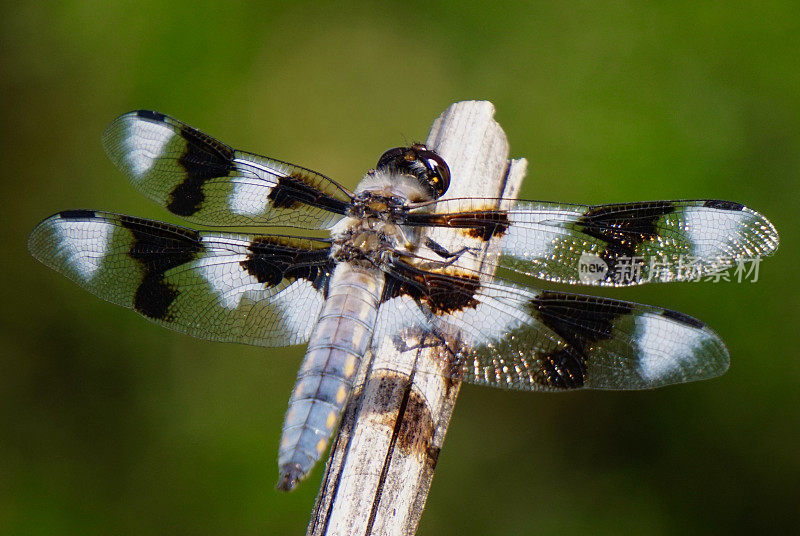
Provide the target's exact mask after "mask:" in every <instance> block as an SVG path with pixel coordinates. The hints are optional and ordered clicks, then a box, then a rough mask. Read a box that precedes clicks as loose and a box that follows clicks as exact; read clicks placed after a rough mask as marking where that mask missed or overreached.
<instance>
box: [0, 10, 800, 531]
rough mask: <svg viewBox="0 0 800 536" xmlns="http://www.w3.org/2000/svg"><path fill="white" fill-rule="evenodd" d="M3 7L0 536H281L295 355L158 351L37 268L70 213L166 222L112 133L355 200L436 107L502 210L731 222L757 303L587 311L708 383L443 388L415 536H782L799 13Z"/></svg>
mask: <svg viewBox="0 0 800 536" xmlns="http://www.w3.org/2000/svg"><path fill="white" fill-rule="evenodd" d="M652 4H653V5H644V3H635V4H634V3H625V2H602V3H601V2H583V3H575V2H564V3H560V2H541V3H538V4H533V3H530V2H511V3H494V2H444V3H442V2H403V3H391V2H379V3H375V2H360V3H350V4H348V6H347V7H344V6H342V5H330V6H326V5H322V6H320V4H317V3H301V2H294V3H286V4H259V3H257V2H232V3H227V4H224V5H222V4H220V5H215V4H212V5H206V3H204V2H197V1H192V2H186V1H179V2H152V1H150V2H148V1H144V2H135V3H134V2H119V3H115V4H114V5H112V6H103V7H101V5H100V4H97V3H89V2H86V3H83V2H61V3H59V4H58V7H46V6H45V5H44V3H38V2H36V3H33V2H32V3H25V4H20V3H9V2H6V3H4V4H3V6H2V7H0V36H2V47H1V48H0V88H1V89H0V94H1V95H2V104H1V106H2V116H0V118H1V120H2V123H0V136H1V137H2V138H1V139H0V142H2V143H0V155H1V156H0V157H1V158H2V163H3V179H2V181H0V184H1V185H2V186H0V188H2V200H3V205H4V208H3V215H4V216H3V225H2V226H1V227H0V232H2V244H3V246H4V253H3V274H4V281H3V289H4V290H3V292H2V296H3V298H2V300H1V301H0V304H2V322H1V323H0V337H2V340H0V349H2V350H1V352H2V358H1V359H0V367H2V369H1V370H0V425H1V426H2V428H0V533H4V534H6V533H8V534H111V533H114V534H118V533H124V534H299V533H302V532H303V531H304V530H305V525H306V522H307V520H308V515H309V512H310V510H311V506H312V503H313V499H314V495H315V493H316V490H317V488H318V485H319V478H320V476H321V473H322V471H321V470H320V468H317V470H316V471H315V472H314V473H313V475H312V478H311V479H310V481H308V482H306V483H304V484H303V485H302V486H300V488H299V489H298V490H297V491H296V492H295V493H292V494H289V495H284V494H281V493H279V492H277V491H275V490H274V488H273V486H274V483H275V481H276V477H277V468H276V463H275V458H276V454H277V444H278V438H279V434H280V429H281V423H282V418H283V412H284V411H285V408H286V401H287V399H288V396H289V392H290V390H291V387H292V384H293V381H294V376H295V372H296V369H297V367H298V365H299V361H300V358H301V356H302V353H303V349H302V348H301V347H298V348H291V349H286V350H265V349H259V348H249V347H241V346H234V345H222V344H212V343H206V342H203V341H198V340H194V339H191V338H189V337H186V336H182V335H177V334H174V333H171V332H168V331H166V330H163V329H161V328H158V327H157V326H155V325H153V324H150V323H148V322H146V321H144V320H142V319H140V318H139V317H137V316H136V315H134V314H133V313H131V312H129V311H126V310H122V309H119V308H116V307H114V306H112V305H109V304H107V303H104V302H101V301H99V300H97V299H96V298H94V297H92V296H91V295H89V294H88V293H86V292H83V291H81V290H80V289H78V288H77V287H76V286H74V285H73V284H71V283H70V282H68V281H67V280H66V279H64V278H62V277H60V276H58V275H57V274H55V273H53V272H51V271H49V270H47V269H46V268H45V267H43V266H41V265H39V264H37V263H36V262H35V261H34V260H33V259H32V258H31V257H30V256H29V255H28V254H27V252H26V250H25V240H26V237H27V234H28V233H29V232H30V230H31V229H32V228H33V227H34V225H35V224H36V223H37V222H38V221H39V220H40V219H42V218H44V217H45V216H48V215H49V214H51V213H53V212H56V211H58V210H61V209H66V208H97V209H107V210H113V211H118V212H124V213H129V214H135V215H139V216H147V217H154V218H160V219H164V220H167V221H172V222H175V223H179V222H178V220H176V219H175V218H173V217H171V216H169V215H167V214H166V212H165V211H164V210H163V209H159V208H158V207H157V206H155V205H152V204H151V203H149V202H148V201H146V200H145V199H144V198H142V197H141V196H139V195H137V194H136V193H135V192H134V190H133V189H132V188H131V187H130V186H129V185H128V184H127V183H126V181H125V180H124V178H123V177H122V175H120V173H119V172H118V171H117V170H116V169H114V168H113V166H112V165H111V163H110V162H108V161H107V159H106V157H105V155H104V154H103V151H102V148H101V145H100V134H101V132H102V130H103V128H104V127H105V125H106V124H107V123H108V122H110V120H111V119H113V118H114V117H116V116H117V115H119V114H120V113H122V112H125V111H128V110H131V109H136V108H151V109H156V110H160V111H163V112H165V113H169V114H171V115H174V116H176V117H178V118H180V119H183V120H184V121H187V122H188V123H190V124H192V125H194V126H197V127H198V128H201V129H203V130H205V131H207V132H209V133H211V134H213V135H216V136H218V137H219V138H221V139H222V140H224V141H226V142H228V143H230V144H232V145H235V146H237V147H241V148H242V149H248V150H252V151H255V152H260V153H264V154H267V155H270V156H275V157H279V158H282V159H284V160H288V161H293V162H297V163H300V164H302V165H305V166H308V167H311V168H314V169H318V170H320V171H322V172H324V173H327V174H329V175H331V176H333V177H337V178H341V181H342V182H344V183H345V184H347V185H349V186H352V185H354V184H355V183H356V181H357V179H358V177H359V176H360V175H361V173H363V171H364V170H365V169H367V168H369V167H370V166H371V165H373V164H374V161H375V159H376V157H377V156H378V155H379V154H380V153H381V152H382V151H383V150H385V149H386V148H387V147H392V146H395V145H398V144H399V143H402V142H404V141H407V140H416V139H424V137H425V135H426V133H427V130H428V126H429V124H430V122H431V120H432V119H433V118H434V117H435V116H436V115H438V114H439V113H440V112H441V111H442V110H443V109H444V108H446V107H447V105H449V104H450V103H451V102H454V101H458V100H464V99H489V100H491V101H493V102H494V104H495V106H496V108H497V119H498V120H499V121H500V123H501V124H502V125H503V126H504V128H505V129H506V131H507V133H508V137H509V140H510V143H511V148H512V154H513V156H525V157H527V158H528V159H529V161H530V163H531V166H530V169H529V175H528V179H527V182H526V186H525V188H524V191H523V197H527V198H535V199H547V200H560V201H572V202H589V203H600V202H616V201H626V200H631V201H632V200H641V199H660V198H664V199H669V198H680V197H685V198H696V197H712V198H724V199H732V200H737V201H742V202H745V203H747V204H748V205H749V206H752V207H754V208H756V209H757V210H759V211H761V212H763V213H765V214H766V215H768V216H769V217H770V218H771V219H772V221H773V222H774V223H775V224H776V226H777V227H778V229H779V231H780V232H781V239H782V245H781V249H780V251H779V252H778V255H777V257H776V258H774V259H768V260H767V261H765V262H764V263H763V264H762V265H761V273H760V280H759V281H758V283H757V284H750V283H742V284H736V283H728V284H710V283H707V284H689V283H687V284H679V285H673V286H661V287H656V286H654V287H646V288H637V289H628V290H624V291H622V290H609V291H607V292H604V293H605V294H606V295H610V296H614V297H621V298H625V299H632V300H636V301H641V302H645V303H652V304H658V305H662V306H667V307H670V308H673V309H677V310H680V311H684V312H687V313H690V314H692V315H694V316H697V317H699V318H701V319H703V320H704V321H706V322H707V323H708V324H710V325H711V326H713V327H714V328H715V329H716V330H717V331H718V332H719V333H720V334H721V335H722V337H723V338H724V339H725V341H726V342H727V344H728V346H729V348H730V351H731V355H732V366H731V370H730V371H729V372H728V374H727V375H726V376H724V377H722V378H721V379H718V380H715V381H710V382H703V383H697V384H689V385H683V386H677V387H672V388H667V389H663V390H660V391H652V392H630V393H608V392H605V393H603V392H594V393H590V392H587V393H573V394H568V395H534V394H524V393H512V392H504V391H493V390H489V389H481V388H475V387H466V388H464V389H463V390H462V394H461V397H460V400H459V404H458V408H457V411H456V414H455V417H454V420H453V423H452V425H451V427H450V431H449V435H448V438H447V441H446V443H445V449H444V451H443V453H442V456H441V458H440V463H439V467H438V470H437V474H436V478H435V480H434V484H433V489H432V492H431V495H430V497H429V500H428V506H427V509H426V512H425V515H424V516H423V521H422V524H421V527H420V531H419V532H420V534H431V535H432V534H436V535H440V534H441V535H443V534H459V535H465V534H572V533H575V534H603V533H608V534H612V533H613V534H620V533H623V534H625V533H628V534H634V533H637V534H638V533H648V534H651V533H652V534H690V533H696V534H708V533H722V532H727V533H743V534H752V533H776V534H777V533H787V532H791V531H792V530H796V527H797V523H798V517H800V516H798V514H797V501H798V497H800V439H799V438H798V425H800V359H798V351H797V343H796V341H795V340H794V339H793V338H792V337H793V336H794V335H796V334H797V329H798V320H800V314H798V313H799V310H798V299H797V294H798V290H800V285H798V281H799V280H800V262H798V261H800V255H798V246H797V244H798V239H799V238H800V236H798V217H797V214H798V208H800V207H798V205H799V203H798V201H800V195H798V188H800V180H799V178H800V70H798V68H797V65H798V56H799V55H800V39H799V38H798V36H800V12H798V10H797V7H796V5H795V3H793V2H790V1H786V2H750V3H742V4H736V5H733V4H730V3H727V2H714V3H700V2H671V3H652Z"/></svg>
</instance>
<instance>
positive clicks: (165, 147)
mask: <svg viewBox="0 0 800 536" xmlns="http://www.w3.org/2000/svg"><path fill="white" fill-rule="evenodd" d="M103 145H104V147H105V149H106V152H107V153H108V156H109V157H110V158H111V160H112V161H113V162H114V164H116V165H117V167H119V168H120V169H121V170H122V171H123V172H124V173H125V174H126V175H127V176H128V179H129V180H130V181H131V183H132V184H133V186H134V187H135V188H136V189H138V190H139V191H140V192H141V193H142V194H144V195H145V196H147V197H149V198H150V199H152V200H153V201H155V202H156V203H158V204H160V205H163V206H164V207H166V208H167V209H168V210H169V211H170V212H172V213H173V214H176V215H178V216H181V217H183V218H186V219H188V220H191V221H195V222H198V223H202V224H206V225H216V226H247V225H281V226H291V227H303V228H309V229H327V228H329V227H331V226H332V225H333V224H334V223H336V222H337V221H338V220H339V219H340V218H341V215H342V214H343V213H344V211H345V210H346V207H347V206H348V205H349V203H350V199H351V197H350V194H349V193H348V192H347V191H346V190H345V189H344V188H342V187H341V186H339V185H338V184H336V183H335V182H334V181H332V180H331V179H329V178H327V177H325V176H323V175H320V174H319V173H316V172H314V171H311V170H309V169H306V168H302V167H300V166H295V165H293V164H288V163H286V162H281V161H279V160H274V159H272V158H266V157H263V156H258V155H255V154H251V153H246V152H244V151H238V150H235V149H233V148H231V147H229V146H228V145H225V144H224V143H222V142H220V141H218V140H216V139H214V138H212V137H211V136H208V135H207V134H204V133H202V132H200V131H199V130H196V129H194V128H192V127H190V126H188V125H186V124H184V123H182V122H180V121H178V120H176V119H173V118H172V117H169V116H167V115H164V114H161V113H158V112H151V111H145V110H139V111H135V112H130V113H127V114H125V115H122V116H120V117H118V118H117V119H116V120H114V122H113V123H111V125H109V127H108V129H106V132H105V134H104V135H103Z"/></svg>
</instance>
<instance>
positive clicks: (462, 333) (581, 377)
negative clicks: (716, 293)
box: [376, 266, 729, 391]
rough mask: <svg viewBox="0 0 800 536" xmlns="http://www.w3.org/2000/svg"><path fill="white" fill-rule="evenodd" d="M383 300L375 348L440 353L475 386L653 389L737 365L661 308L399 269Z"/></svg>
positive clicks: (715, 341) (703, 334)
mask: <svg viewBox="0 0 800 536" xmlns="http://www.w3.org/2000/svg"><path fill="white" fill-rule="evenodd" d="M383 302H384V303H383V305H382V307H381V309H380V310H379V317H378V324H377V330H376V344H380V343H381V341H382V340H383V339H384V338H385V337H389V338H391V339H392V340H393V341H394V342H395V344H396V346H397V347H398V348H405V349H408V348H409V347H413V346H414V345H418V346H419V347H425V346H439V347H440V348H441V349H442V351H441V352H440V355H441V358H442V359H444V360H446V361H447V362H446V363H445V364H444V365H443V368H444V370H445V374H446V375H448V376H451V377H454V378H460V379H462V380H464V381H466V382H469V383H475V384H482V385H489V386H494V387H504V388H511V389H521V390H531V391H539V390H566V389H580V388H588V389H648V388H654V387H660V386H663V385H669V384H673V383H681V382H687V381H694V380H702V379H707V378H712V377H715V376H718V375H720V374H722V373H724V372H725V371H726V370H727V368H728V363H729V357H728V351H727V349H726V348H725V345H724V344H723V342H722V341H721V340H720V338H719V337H718V336H717V335H716V334H715V333H714V332H713V331H712V330H711V329H709V328H708V327H707V326H705V325H704V324H703V323H702V322H700V321H699V320H696V319H695V318H692V317H690V316H688V315H685V314H683V313H679V312H676V311H670V310H667V309H661V308H658V307H650V306H646V305H639V304H634V303H628V302H623V301H618V300H611V299H606V298H599V297H594V296H583V295H577V294H570V293H564V292H550V291H542V290H534V289H523V288H520V287H517V286H515V285H512V284H511V283H505V282H503V283H500V282H495V283H491V284H482V283H480V282H479V281H478V280H477V279H475V278H474V277H472V276H464V275H458V276H448V275H445V274H431V273H426V272H424V271H419V270H416V269H414V268H403V267H399V268H398V267H397V266H396V267H395V268H394V269H393V270H392V272H391V273H390V275H389V280H388V286H387V292H386V293H385V294H384V299H383ZM431 372H432V373H436V371H431Z"/></svg>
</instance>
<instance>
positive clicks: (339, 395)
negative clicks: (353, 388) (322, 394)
mask: <svg viewBox="0 0 800 536" xmlns="http://www.w3.org/2000/svg"><path fill="white" fill-rule="evenodd" d="M345 398H347V389H345V388H344V385H342V386H341V387H339V390H338V391H336V403H337V404H341V403H343V402H344V399H345Z"/></svg>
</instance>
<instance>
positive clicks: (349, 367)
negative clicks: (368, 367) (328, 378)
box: [344, 355, 356, 378]
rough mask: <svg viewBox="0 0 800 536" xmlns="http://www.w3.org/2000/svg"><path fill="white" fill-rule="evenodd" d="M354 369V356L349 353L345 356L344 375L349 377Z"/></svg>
mask: <svg viewBox="0 0 800 536" xmlns="http://www.w3.org/2000/svg"><path fill="white" fill-rule="evenodd" d="M355 371H356V358H355V357H354V356H352V355H351V356H349V357H348V358H347V361H346V362H345V364H344V377H345V378H350V377H351V376H352V375H353V373H354V372H355Z"/></svg>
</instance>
